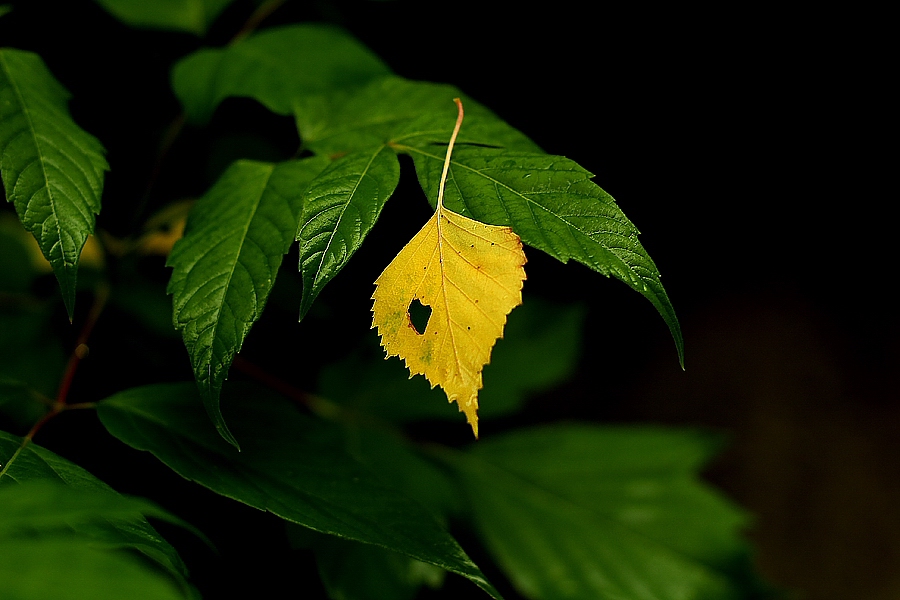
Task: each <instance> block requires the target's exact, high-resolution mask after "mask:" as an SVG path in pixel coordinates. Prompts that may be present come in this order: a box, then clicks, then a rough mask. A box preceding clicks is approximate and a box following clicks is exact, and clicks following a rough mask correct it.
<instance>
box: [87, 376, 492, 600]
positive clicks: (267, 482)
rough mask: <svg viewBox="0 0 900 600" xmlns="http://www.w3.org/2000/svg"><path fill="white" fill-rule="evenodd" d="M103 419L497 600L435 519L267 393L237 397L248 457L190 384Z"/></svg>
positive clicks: (232, 483)
mask: <svg viewBox="0 0 900 600" xmlns="http://www.w3.org/2000/svg"><path fill="white" fill-rule="evenodd" d="M99 414H100V419H101V420H102V421H103V424H104V425H106V427H107V429H109V431H110V433H112V434H113V435H114V436H116V437H117V438H119V439H120V440H122V441H123V442H125V443H126V444H129V445H130V446H133V447H135V448H137V449H138V450H147V451H149V452H151V453H153V454H154V455H155V456H156V457H157V458H159V459H160V460H161V461H162V462H164V463H165V464H166V465H168V466H169V467H170V468H172V469H173V470H174V471H176V472H177V473H179V474H180V475H182V476H183V477H185V478H187V479H190V480H192V481H196V482H197V483H199V484H201V485H203V486H205V487H208V488H210V489H212V490H213V491H215V492H217V493H219V494H222V495H223V496H227V497H229V498H234V499H235V500H238V501H239V502H243V503H245V504H249V505H250V506H253V507H255V508H258V509H260V510H267V511H269V512H271V513H274V514H276V515H278V516H279V517H281V518H283V519H286V520H288V521H291V522H293V523H298V524H300V525H304V526H306V527H309V528H310V529H314V530H316V531H319V532H322V533H328V534H332V535H337V536H340V537H346V538H349V539H352V540H357V541H360V542H366V543H369V544H375V545H378V546H382V547H384V548H388V549H390V550H393V551H395V552H400V553H402V554H405V555H407V556H410V557H412V558H416V559H418V560H421V561H423V562H427V563H430V564H433V565H436V566H439V567H441V568H444V569H446V570H448V571H450V572H453V573H458V574H460V575H462V576H464V577H466V578H468V579H470V580H472V581H473V582H474V583H475V584H476V585H478V586H479V587H481V588H482V589H484V590H485V591H488V592H489V593H491V594H492V595H494V596H495V597H498V596H497V594H496V592H494V591H493V588H492V586H491V585H490V584H489V583H487V581H486V580H485V579H484V576H483V575H482V574H481V571H480V570H479V569H478V567H476V566H475V564H474V563H472V561H471V560H469V558H468V557H467V556H466V554H465V552H463V550H462V548H460V547H459V545H458V544H457V543H456V541H455V540H454V539H453V538H452V537H451V536H450V535H449V534H448V533H447V532H446V530H444V529H443V527H441V525H440V524H439V523H438V521H437V520H436V519H435V518H434V516H433V515H432V514H431V513H430V512H428V511H426V510H424V509H423V508H422V507H421V505H419V504H417V503H416V502H415V501H413V500H411V499H409V498H407V497H406V496H404V495H403V494H401V493H400V492H398V491H397V490H396V489H394V488H392V487H390V486H388V485H385V483H384V482H383V481H382V480H381V479H379V478H378V477H376V476H375V475H374V474H373V473H371V472H370V471H368V469H366V468H365V467H364V466H363V465H361V464H360V463H358V462H357V461H355V460H353V459H352V458H351V457H349V456H348V455H347V454H346V453H345V452H344V451H343V450H342V449H341V447H340V431H339V430H338V429H336V428H333V427H328V426H323V424H322V423H316V422H314V421H312V420H311V419H309V418H307V417H304V416H303V415H302V414H301V413H300V412H299V411H298V410H297V409H296V408H295V407H292V406H291V405H290V404H288V403H287V402H286V401H285V400H283V399H281V398H278V397H276V396H272V395H271V394H269V393H266V392H265V390H258V389H254V388H244V389H241V390H240V391H239V392H237V393H235V394H234V396H233V397H232V398H231V414H233V415H234V417H235V418H234V420H233V422H234V425H233V428H234V432H235V436H236V437H237V438H238V439H239V440H241V442H242V451H241V452H240V453H238V452H236V451H235V450H234V448H232V447H230V446H229V445H227V444H225V443H224V442H223V441H222V440H221V439H220V438H219V436H217V435H216V433H215V432H214V431H213V430H212V429H210V428H209V427H208V426H207V425H206V422H205V421H206V419H205V416H204V414H203V412H202V411H201V410H199V404H198V402H197V398H196V395H195V392H194V389H193V386H190V385H185V384H171V385H156V386H148V387H145V388H136V389H132V390H128V391H125V392H122V393H120V394H117V395H116V396H113V397H111V398H109V399H107V400H105V401H103V402H102V403H101V404H100V407H99Z"/></svg>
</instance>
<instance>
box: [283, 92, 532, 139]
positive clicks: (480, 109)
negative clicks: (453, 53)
mask: <svg viewBox="0 0 900 600" xmlns="http://www.w3.org/2000/svg"><path fill="white" fill-rule="evenodd" d="M453 98H462V99H463V103H464V105H465V109H466V121H465V126H464V127H463V129H462V131H461V132H460V134H459V137H458V138H457V140H456V144H457V146H464V145H466V144H486V145H491V146H498V147H504V148H508V149H513V150H520V151H529V152H539V151H540V149H539V148H538V147H537V146H536V145H535V143H534V142H532V141H531V140H530V139H528V137H526V136H525V135H524V134H523V133H522V132H520V131H518V130H517V129H514V128H513V127H510V126H509V125H508V124H507V123H506V122H505V121H503V120H502V119H500V118H499V117H497V115H495V114H494V113H493V112H491V111H490V110H489V109H487V108H485V107H484V106H482V105H481V104H479V103H478V102H476V101H474V100H472V99H470V98H468V97H466V96H465V95H464V94H463V93H462V92H460V90H459V89H457V88H455V87H453V86H450V85H444V84H436V83H425V82H420V81H409V80H407V79H402V78H400V77H388V78H383V79H379V80H377V81H374V82H372V83H370V84H369V85H367V86H366V87H365V88H362V89H360V90H358V91H355V92H354V93H353V94H347V93H343V92H337V93H332V94H330V95H323V96H311V95H307V96H302V97H300V98H298V99H297V100H296V101H295V102H294V116H295V118H296V121H297V129H298V131H299V132H300V136H301V137H302V138H303V143H304V145H305V146H306V147H307V148H309V149H310V150H312V151H313V152H316V153H319V154H337V153H342V152H351V151H353V150H361V149H364V148H368V147H371V146H374V145H378V144H386V143H390V144H405V145H413V144H415V145H420V146H443V147H444V148H446V147H447V142H448V141H449V139H450V134H451V132H452V131H453V125H454V123H455V122H456V113H457V108H456V105H455V104H454V103H453Z"/></svg>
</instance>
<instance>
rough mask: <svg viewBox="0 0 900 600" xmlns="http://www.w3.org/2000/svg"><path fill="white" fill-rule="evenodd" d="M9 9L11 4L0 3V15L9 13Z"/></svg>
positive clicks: (10, 9)
mask: <svg viewBox="0 0 900 600" xmlns="http://www.w3.org/2000/svg"><path fill="white" fill-rule="evenodd" d="M11 11H12V6H10V5H9V4H0V17H2V16H3V15H6V14H9V13H10V12H11Z"/></svg>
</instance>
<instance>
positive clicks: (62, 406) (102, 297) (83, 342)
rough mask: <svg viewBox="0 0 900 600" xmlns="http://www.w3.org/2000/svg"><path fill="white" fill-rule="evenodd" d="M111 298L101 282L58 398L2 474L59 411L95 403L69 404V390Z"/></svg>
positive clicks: (64, 376)
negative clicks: (95, 328)
mask: <svg viewBox="0 0 900 600" xmlns="http://www.w3.org/2000/svg"><path fill="white" fill-rule="evenodd" d="M108 299H109V284H108V283H106V282H101V283H99V284H98V285H97V288H96V290H95V293H94V303H93V304H92V305H91V310H90V312H89V313H88V316H87V319H86V320H85V322H84V325H82V326H81V331H80V332H79V333H78V338H77V339H76V340H75V349H74V350H72V354H70V355H69V362H68V363H67V364H66V370H65V371H64V372H63V376H62V379H61V380H60V384H59V389H58V391H57V392H56V400H55V401H53V403H52V404H51V405H50V409H49V410H48V411H47V412H45V413H44V415H43V416H42V417H41V418H40V419H38V421H37V423H35V424H34V426H32V428H31V430H30V431H29V432H28V433H27V434H26V435H25V439H24V440H23V441H22V445H21V446H20V447H19V449H18V450H17V451H16V453H15V454H13V456H12V457H11V458H10V459H9V461H8V462H7V463H6V465H4V467H3V470H2V471H0V476H2V475H3V473H5V472H6V470H7V469H8V468H9V465H10V463H12V462H13V461H14V460H15V458H16V456H18V455H19V452H21V451H22V449H23V448H25V446H27V445H28V442H29V441H31V439H32V438H33V437H34V436H35V435H36V434H37V432H38V431H40V429H41V427H43V426H44V424H45V423H46V422H47V421H49V420H50V419H52V418H53V417H55V416H56V415H58V414H59V413H61V412H63V411H65V410H69V409H82V408H93V407H94V406H95V404H94V403H93V402H80V403H78V404H72V405H67V404H66V402H67V400H68V397H69V390H70V389H71V388H72V381H73V380H74V379H75V373H76V372H77V371H78V365H80V364H81V361H82V360H84V359H85V358H87V356H88V353H89V350H88V345H87V342H88V339H90V337H91V332H92V331H93V330H94V325H96V324H97V321H98V319H99V318H100V315H101V314H102V313H103V309H104V307H105V306H106V301H107V300H108Z"/></svg>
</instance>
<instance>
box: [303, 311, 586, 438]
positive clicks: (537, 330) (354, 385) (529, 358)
mask: <svg viewBox="0 0 900 600" xmlns="http://www.w3.org/2000/svg"><path fill="white" fill-rule="evenodd" d="M583 320H584V310H583V309H582V308H581V307H578V306H564V305H556V304H553V303H549V302H546V301H544V300H541V299H540V298H536V297H529V296H527V295H526V297H525V301H524V302H523V303H522V305H521V306H520V307H518V308H516V310H514V311H513V312H511V313H510V314H509V317H508V320H507V323H506V327H505V329H504V332H503V339H501V340H498V342H497V346H496V347H495V348H494V351H493V352H492V354H491V362H490V364H488V365H487V366H486V367H485V369H484V389H483V390H481V392H480V393H479V396H480V399H479V417H480V418H484V419H490V418H495V417H499V416H503V415H507V414H510V413H512V412H515V411H516V410H518V409H519V408H520V407H521V406H522V404H523V403H524V402H525V400H527V399H528V397H529V396H530V395H533V394H536V393H539V392H541V391H544V390H547V389H550V388H552V387H553V386H556V385H559V384H560V383H562V382H563V381H565V380H566V378H568V377H569V375H570V374H571V372H572V370H573V369H574V368H575V364H576V361H577V358H578V351H579V348H580V342H581V325H582V322H583ZM368 341H369V342H370V343H368V344H367V346H365V347H364V348H363V349H361V350H358V351H357V352H355V353H354V354H353V355H351V356H349V357H348V358H345V359H343V360H341V361H339V362H336V363H332V364H330V365H327V366H326V367H324V368H323V369H322V370H321V372H320V377H319V388H318V389H319V394H320V395H321V396H324V397H326V398H329V399H331V400H334V401H337V402H340V403H341V404H345V405H349V406H352V407H354V408H355V409H357V410H362V411H365V412H368V413H371V414H372V415H375V416H377V417H378V418H380V419H387V420H391V421H397V422H403V423H407V422H411V421H417V420H423V419H453V420H456V419H457V418H458V417H459V411H458V410H457V409H456V408H455V406H454V405H453V404H450V403H448V402H447V396H446V394H444V393H443V392H442V391H441V390H439V389H437V388H431V387H430V386H429V385H428V383H427V381H426V380H425V378H424V377H413V378H412V379H410V378H409V371H408V370H407V369H406V368H405V367H404V366H403V363H402V362H401V361H398V360H384V350H383V349H382V348H381V347H380V345H379V344H378V340H377V337H376V336H375V335H374V334H373V335H372V336H371V338H370V339H369V340H368ZM547 348H553V352H549V353H548V352H547Z"/></svg>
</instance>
